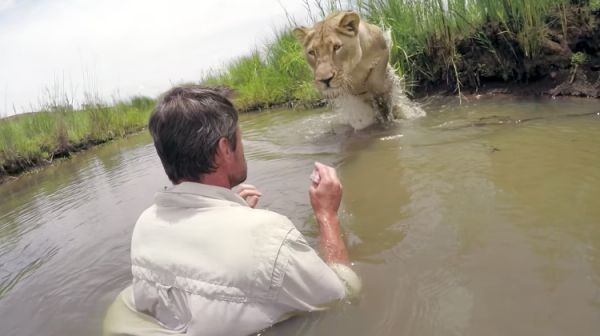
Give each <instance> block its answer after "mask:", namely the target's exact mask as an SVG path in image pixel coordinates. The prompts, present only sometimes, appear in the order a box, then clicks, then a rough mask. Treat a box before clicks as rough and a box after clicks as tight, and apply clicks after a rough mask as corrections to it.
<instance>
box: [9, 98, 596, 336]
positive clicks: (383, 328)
mask: <svg viewBox="0 0 600 336" xmlns="http://www.w3.org/2000/svg"><path fill="white" fill-rule="evenodd" d="M424 108H425V110H427V112H428V116H427V117H425V118H423V119H420V120H415V121H403V122H400V123H398V124H395V125H392V126H390V127H388V128H386V129H381V128H379V129H371V130H367V131H364V132H358V133H355V132H352V131H351V130H349V129H348V128H346V127H343V126H340V125H338V124H337V123H336V122H335V116H334V115H333V114H332V113H330V112H327V111H323V110H316V111H293V112H292V111H270V112H262V113H255V114H247V115H244V116H243V117H242V129H243V132H244V137H245V147H246V156H247V159H248V164H249V178H248V182H250V183H253V184H256V185H257V186H258V187H259V189H260V190H261V191H262V192H263V194H264V196H263V198H262V200H261V206H262V207H264V208H268V209H272V210H274V211H278V212H280V213H283V214H285V215H287V216H289V217H290V218H291V219H292V220H293V221H294V222H295V223H296V225H297V226H298V227H299V228H300V230H301V231H302V232H303V233H304V234H305V235H306V236H307V237H309V240H311V241H312V242H313V243H314V242H316V240H315V238H316V235H317V228H316V226H315V222H314V220H313V219H312V217H311V211H310V207H309V203H308V197H307V188H308V184H309V179H308V176H309V174H310V172H311V169H312V162H314V161H315V160H319V161H322V162H325V163H329V164H332V165H334V166H335V167H337V169H338V171H339V175H340V177H341V179H342V182H343V184H344V200H343V209H342V210H341V218H342V223H343V227H344V229H345V232H346V239H347V241H348V245H349V249H350V253H351V258H352V260H353V261H354V263H355V268H356V270H357V272H358V273H359V274H360V276H361V277H362V279H363V282H364V291H363V294H362V297H361V298H360V299H359V300H358V301H356V302H353V303H343V304H340V305H338V306H336V307H335V308H334V309H332V310H330V311H328V312H324V313H313V314H306V315H303V316H300V317H296V318H293V319H291V320H289V321H287V322H284V323H282V324H281V325H278V326H276V327H274V328H271V329H269V330H267V331H265V332H263V333H262V334H263V335H544V336H546V335H598V334H599V333H600V143H599V140H600V115H599V114H600V104H599V103H598V101H595V100H571V99H567V100H550V99H542V100H532V99H513V98H510V99H509V98H501V99H498V98H495V99H480V100H477V99H471V100H470V101H469V102H467V103H464V104H463V105H462V106H459V105H458V104H457V103H456V101H455V99H454V98H451V99H448V98H445V99H433V100H429V101H426V102H424ZM167 184H168V180H167V179H166V177H165V176H164V173H163V171H162V168H161V166H160V162H159V160H158V158H157V157H156V155H155V152H154V148H153V147H152V145H151V144H150V139H149V137H148V136H147V135H145V134H141V135H138V136H134V137H131V138H128V139H126V140H123V141H117V142H113V143H110V144H107V145H104V146H101V147H99V148H96V149H93V150H90V151H88V152H86V153H83V154H80V155H78V156H76V157H75V158H73V159H71V160H68V161H64V162H62V163H60V164H58V165H56V166H53V167H50V168H48V169H45V170H43V171H42V172H40V173H37V174H31V175H29V176H24V177H22V178H20V179H19V180H18V181H14V182H11V183H8V184H4V185H1V186H0V200H1V202H0V335H5V336H10V335H19V336H20V335H36V336H39V335H56V336H58V335H60V336H64V335H97V334H99V333H100V324H101V319H102V315H103V313H104V310H105V309H106V307H107V305H108V304H109V303H110V302H111V301H112V300H113V298H114V296H115V295H116V294H117V292H118V291H119V290H120V289H122V288H124V287H125V286H126V285H127V284H128V283H129V281H130V272H129V255H128V253H129V240H130V236H131V232H132V228H133V225H134V223H135V220H136V218H137V216H138V215H139V214H140V212H141V211H143V210H144V209H145V208H146V207H148V206H149V205H150V204H151V202H152V198H153V193H154V192H155V191H156V190H159V189H160V188H162V187H163V186H165V185H167Z"/></svg>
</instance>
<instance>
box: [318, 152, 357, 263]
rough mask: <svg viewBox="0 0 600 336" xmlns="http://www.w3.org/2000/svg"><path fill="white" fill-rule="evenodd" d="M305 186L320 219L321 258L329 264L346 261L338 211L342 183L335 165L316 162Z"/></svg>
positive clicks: (346, 256)
mask: <svg viewBox="0 0 600 336" xmlns="http://www.w3.org/2000/svg"><path fill="white" fill-rule="evenodd" d="M311 180H312V183H311V186H310V189H309V190H308V194H309V195H310V205H311V206H312V208H313V211H314V212H315V217H316V219H317V223H319V232H320V237H319V245H320V247H321V255H322V257H323V260H325V262H326V263H328V264H344V265H349V264H350V260H349V259H348V251H347V250H346V244H344V240H343V239H342V232H341V229H340V220H339V218H338V215H337V212H338V209H339V208H340V203H341V201H342V184H341V183H340V180H339V179H338V177H337V174H336V173H335V169H333V168H332V167H329V166H326V165H324V164H321V163H319V162H315V170H314V171H313V173H312V175H311Z"/></svg>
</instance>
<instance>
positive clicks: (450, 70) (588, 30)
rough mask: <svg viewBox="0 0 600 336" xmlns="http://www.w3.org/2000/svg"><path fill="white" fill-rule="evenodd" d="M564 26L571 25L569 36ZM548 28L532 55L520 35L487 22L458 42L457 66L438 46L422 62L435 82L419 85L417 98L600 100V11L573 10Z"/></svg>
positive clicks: (437, 43) (436, 43)
mask: <svg viewBox="0 0 600 336" xmlns="http://www.w3.org/2000/svg"><path fill="white" fill-rule="evenodd" d="M561 20H566V21H567V22H568V25H567V29H566V30H563V29H562V25H561V24H560V22H561ZM547 27H548V31H547V32H546V33H545V34H544V38H543V39H542V40H541V41H539V45H538V48H536V49H535V54H533V55H532V54H531V52H528V50H531V48H530V46H524V45H522V42H521V40H520V39H519V36H518V35H517V34H512V33H509V32H507V30H506V29H505V28H504V27H502V26H501V25H500V24H498V23H492V22H487V23H486V24H484V25H483V27H481V29H478V30H477V33H475V34H472V35H470V36H467V37H464V38H461V39H459V40H457V41H456V45H455V48H456V55H457V56H456V57H455V59H454V62H453V63H452V66H449V62H448V60H447V56H445V55H447V54H445V53H444V50H443V48H446V47H444V45H443V43H441V41H435V40H432V41H431V42H430V45H431V47H432V50H433V51H432V52H430V53H427V54H424V55H423V56H422V59H421V60H420V62H426V63H427V64H429V65H430V69H432V71H431V72H432V74H433V76H431V77H430V78H427V79H423V80H421V81H420V83H418V86H417V87H418V89H417V90H416V93H417V95H418V96H422V95H426V94H431V93H439V92H445V93H449V94H456V93H458V91H459V90H460V91H461V92H462V93H494V92H498V93H509V94H517V95H551V96H562V95H565V96H581V97H594V98H600V10H594V11H590V10H589V9H585V8H582V7H577V6H573V7H572V8H570V9H569V10H567V11H566V15H565V17H564V18H559V17H556V16H549V17H548V18H547ZM528 47H529V48H528ZM445 57H446V58H445ZM454 66H455V67H454ZM457 77H458V80H457Z"/></svg>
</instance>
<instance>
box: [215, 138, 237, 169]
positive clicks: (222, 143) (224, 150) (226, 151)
mask: <svg viewBox="0 0 600 336" xmlns="http://www.w3.org/2000/svg"><path fill="white" fill-rule="evenodd" d="M232 152H233V151H232V150H231V144H230V143H229V140H227V138H226V137H222V138H220V139H219V142H217V150H216V151H215V163H216V164H217V165H221V164H222V163H223V162H225V161H227V160H228V159H229V158H230V157H231V154H232Z"/></svg>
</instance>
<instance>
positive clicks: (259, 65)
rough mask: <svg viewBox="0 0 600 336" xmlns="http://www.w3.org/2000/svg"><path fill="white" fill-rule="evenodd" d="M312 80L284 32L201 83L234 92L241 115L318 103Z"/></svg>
mask: <svg viewBox="0 0 600 336" xmlns="http://www.w3.org/2000/svg"><path fill="white" fill-rule="evenodd" d="M311 79H312V73H311V70H310V68H309V66H308V64H306V61H305V60H304V54H303V52H302V47H301V46H300V44H299V43H298V42H297V41H296V38H295V37H294V35H293V34H292V33H291V31H290V30H289V29H286V30H285V31H283V32H281V33H279V34H277V35H276V37H275V39H274V41H273V42H271V43H269V44H268V45H266V46H265V48H264V49H263V50H255V51H254V52H252V53H251V54H250V55H249V56H244V57H241V58H239V59H237V60H235V61H233V62H231V63H230V64H229V65H228V66H227V67H226V69H225V70H223V71H220V72H216V73H212V74H209V75H208V76H206V77H205V78H204V79H202V82H203V83H204V84H208V85H226V86H229V87H230V88H232V89H234V90H235V92H236V93H237V95H236V97H235V98H234V101H235V104H236V106H237V107H238V108H239V109H240V110H242V111H243V110H252V109H257V108H263V107H269V106H272V105H277V104H281V103H285V102H290V101H294V100H301V101H310V100H314V99H317V98H318V93H317V91H316V90H315V88H314V87H313V85H312V80H311Z"/></svg>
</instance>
